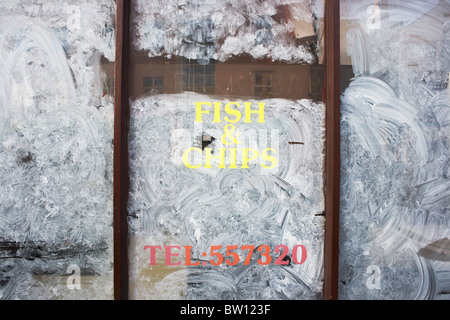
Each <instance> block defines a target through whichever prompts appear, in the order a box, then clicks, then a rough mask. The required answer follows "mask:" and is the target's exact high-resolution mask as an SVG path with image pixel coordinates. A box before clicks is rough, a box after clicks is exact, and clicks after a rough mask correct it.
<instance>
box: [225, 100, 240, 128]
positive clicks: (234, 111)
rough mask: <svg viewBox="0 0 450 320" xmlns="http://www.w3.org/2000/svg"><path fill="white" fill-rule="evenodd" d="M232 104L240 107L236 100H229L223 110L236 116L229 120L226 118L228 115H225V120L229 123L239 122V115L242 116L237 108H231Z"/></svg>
mask: <svg viewBox="0 0 450 320" xmlns="http://www.w3.org/2000/svg"><path fill="white" fill-rule="evenodd" d="M233 105H235V106H237V107H238V108H239V107H240V105H239V103H237V102H230V103H228V104H227V105H226V106H225V112H226V113H227V114H229V115H232V116H235V117H236V119H234V120H230V118H228V117H227V116H226V117H225V120H226V121H227V122H230V123H236V122H239V121H240V120H241V117H242V115H241V112H240V111H239V110H236V109H233V108H232V106H233Z"/></svg>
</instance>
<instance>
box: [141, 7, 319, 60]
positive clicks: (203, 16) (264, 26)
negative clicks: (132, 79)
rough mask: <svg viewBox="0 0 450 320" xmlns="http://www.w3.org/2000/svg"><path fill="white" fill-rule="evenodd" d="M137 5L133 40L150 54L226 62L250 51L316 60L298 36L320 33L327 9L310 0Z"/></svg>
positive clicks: (255, 55)
mask: <svg viewBox="0 0 450 320" xmlns="http://www.w3.org/2000/svg"><path fill="white" fill-rule="evenodd" d="M135 4H136V5H135V6H136V12H137V13H138V16H137V19H136V20H135V22H136V24H137V28H136V43H135V44H136V47H137V48H138V49H139V50H147V51H148V54H149V56H152V57H154V56H169V57H170V56H172V55H174V56H183V57H186V58H188V59H216V60H219V61H225V60H227V59H229V58H231V57H233V56H238V55H240V54H249V55H250V56H252V57H253V58H255V59H259V58H271V59H274V60H282V61H289V62H308V63H311V62H313V61H314V54H312V53H311V52H310V50H309V49H308V47H307V46H303V45H301V46H299V45H298V44H297V43H296V40H295V38H296V36H297V37H298V36H299V35H302V34H308V32H309V33H310V34H309V35H311V33H312V34H314V33H315V32H316V31H317V30H316V29H315V28H314V24H315V22H316V20H317V17H318V13H319V12H320V11H321V9H322V7H323V2H321V1H309V0H270V1H251V0H226V1H221V0H181V1H179V0H170V1H165V0H158V1H146V0H139V1H135ZM299 23H303V24H302V25H301V26H300V25H299Z"/></svg>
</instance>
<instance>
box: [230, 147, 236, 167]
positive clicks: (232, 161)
mask: <svg viewBox="0 0 450 320" xmlns="http://www.w3.org/2000/svg"><path fill="white" fill-rule="evenodd" d="M229 150H230V167H229V168H230V169H237V165H236V158H237V149H236V148H233V149H229Z"/></svg>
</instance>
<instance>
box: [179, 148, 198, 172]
mask: <svg viewBox="0 0 450 320" xmlns="http://www.w3.org/2000/svg"><path fill="white" fill-rule="evenodd" d="M192 151H196V152H198V153H200V155H202V149H199V148H190V149H187V150H186V151H185V152H184V153H183V163H184V165H185V166H186V167H188V168H189V169H197V168H200V167H201V166H202V164H201V163H200V164H199V165H197V166H193V165H191V163H190V162H189V156H190V154H191V152H192Z"/></svg>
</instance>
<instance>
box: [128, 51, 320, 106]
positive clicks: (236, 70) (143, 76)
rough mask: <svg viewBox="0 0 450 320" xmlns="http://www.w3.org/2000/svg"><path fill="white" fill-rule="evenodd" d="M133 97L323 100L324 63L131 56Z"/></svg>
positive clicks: (239, 58)
mask: <svg viewBox="0 0 450 320" xmlns="http://www.w3.org/2000/svg"><path fill="white" fill-rule="evenodd" d="M131 73H132V75H133V76H132V79H131V82H130V88H131V95H132V96H133V97H136V98H138V97H141V96H143V95H148V94H161V93H166V94H174V93H180V92H186V91H190V92H196V93H200V94H209V95H215V96H225V97H242V98H284V99H292V100H297V99H313V100H321V99H322V87H323V65H322V64H315V65H306V64H287V63H281V62H273V61H271V60H270V59H264V60H263V59H261V60H257V61H256V60H254V59H252V58H250V57H246V56H239V57H235V58H232V59H230V60H228V61H227V62H219V61H215V60H213V59H210V60H208V61H205V60H193V59H186V58H178V57H177V58H171V59H167V58H149V57H147V55H145V54H137V55H135V56H134V57H133V61H132V66H131Z"/></svg>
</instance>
